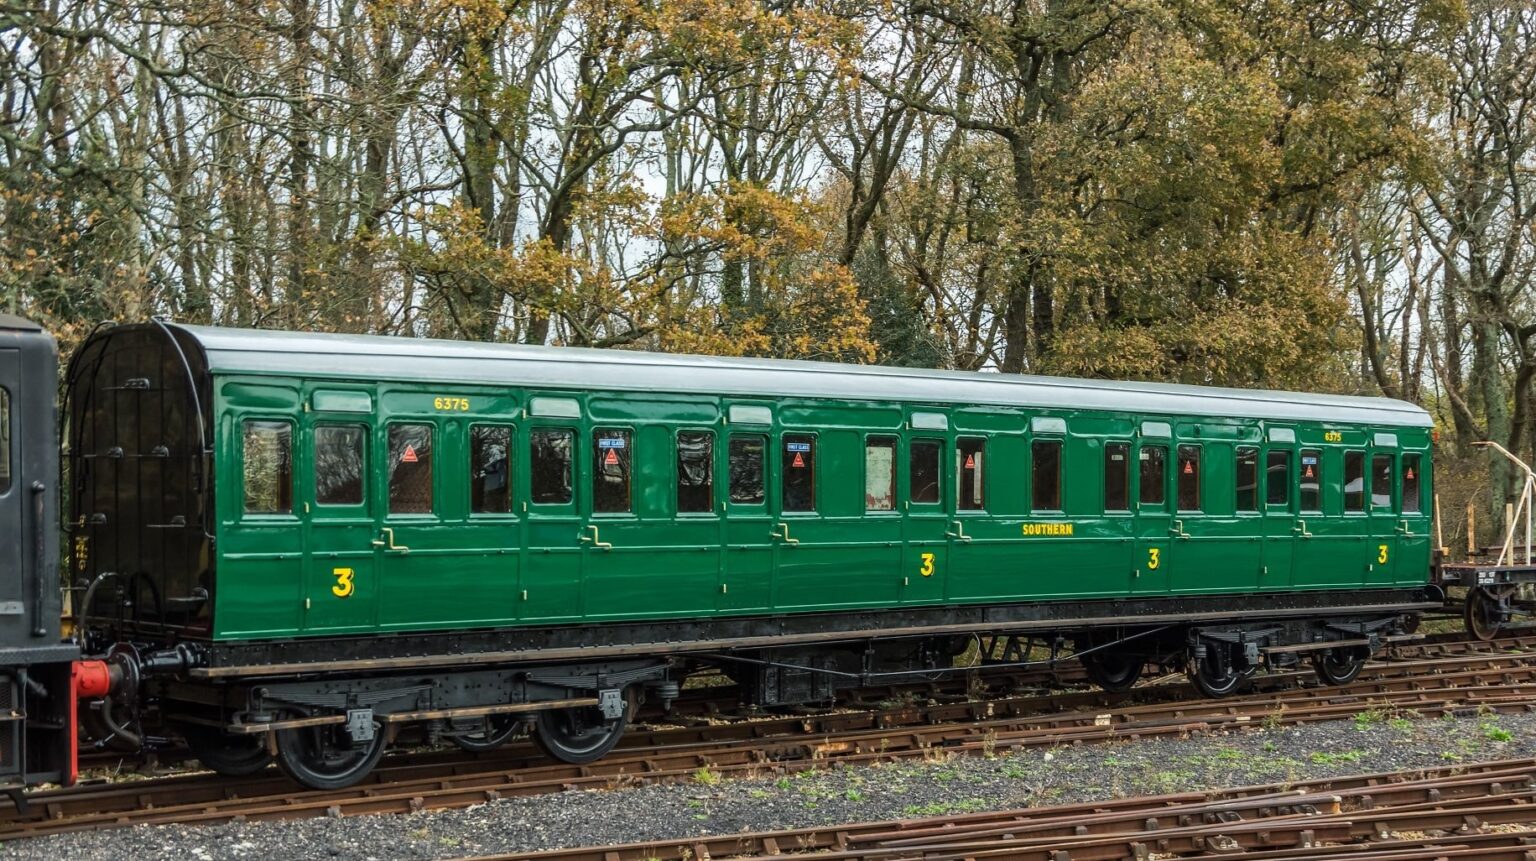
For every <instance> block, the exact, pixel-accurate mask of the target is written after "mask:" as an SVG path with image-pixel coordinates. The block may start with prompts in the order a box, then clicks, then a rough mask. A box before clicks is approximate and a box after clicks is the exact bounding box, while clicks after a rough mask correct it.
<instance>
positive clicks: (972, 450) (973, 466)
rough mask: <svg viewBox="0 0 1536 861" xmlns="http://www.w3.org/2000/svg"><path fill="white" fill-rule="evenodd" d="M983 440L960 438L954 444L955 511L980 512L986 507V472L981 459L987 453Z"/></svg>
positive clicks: (985, 442)
mask: <svg viewBox="0 0 1536 861" xmlns="http://www.w3.org/2000/svg"><path fill="white" fill-rule="evenodd" d="M986 449H987V441H986V440H984V439H975V438H966V437H961V438H960V439H959V440H958V441H956V443H955V509H956V510H958V511H980V510H981V509H983V508H986V506H987V498H986V489H987V488H986V471H985V469H984V468H983V465H982V458H983V456H984V455H985V454H986V453H987V451H986Z"/></svg>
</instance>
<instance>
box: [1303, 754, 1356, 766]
mask: <svg viewBox="0 0 1536 861" xmlns="http://www.w3.org/2000/svg"><path fill="white" fill-rule="evenodd" d="M1360 757H1361V753H1360V751H1358V750H1346V751H1344V752H1343V753H1327V752H1325V751H1317V752H1316V753H1313V754H1312V756H1311V757H1310V758H1311V760H1312V763H1313V764H1314V765H1335V764H1337V763H1341V762H1359V761H1360Z"/></svg>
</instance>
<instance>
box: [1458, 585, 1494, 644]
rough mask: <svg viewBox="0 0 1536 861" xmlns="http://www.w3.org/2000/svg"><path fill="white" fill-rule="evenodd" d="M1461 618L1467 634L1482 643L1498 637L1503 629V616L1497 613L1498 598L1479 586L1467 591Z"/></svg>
mask: <svg viewBox="0 0 1536 861" xmlns="http://www.w3.org/2000/svg"><path fill="white" fill-rule="evenodd" d="M1462 618H1463V619H1464V620H1465V621H1466V623H1467V633H1469V634H1471V635H1472V636H1474V637H1476V638H1477V639H1479V640H1482V641H1483V642H1485V643H1486V642H1488V641H1489V640H1492V639H1493V638H1495V637H1497V636H1498V635H1499V629H1500V628H1502V627H1504V614H1503V613H1501V612H1499V598H1498V596H1496V595H1494V594H1493V593H1492V592H1490V591H1488V590H1487V589H1484V588H1482V587H1481V586H1474V587H1472V588H1471V589H1468V590H1467V600H1466V602H1465V604H1464V606H1463V607H1462Z"/></svg>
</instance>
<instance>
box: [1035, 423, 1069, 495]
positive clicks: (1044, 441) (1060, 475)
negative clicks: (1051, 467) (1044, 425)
mask: <svg viewBox="0 0 1536 861" xmlns="http://www.w3.org/2000/svg"><path fill="white" fill-rule="evenodd" d="M1037 445H1053V446H1055V447H1056V507H1055V508H1039V507H1036V506H1035V502H1036V501H1037V500H1036V496H1035V493H1036V490H1037V484H1038V483H1037V482H1036V480H1035V478H1036V475H1037V470H1036V465H1037V463H1036V456H1035V446H1037ZM1066 472H1067V441H1066V438H1065V437H1062V436H1060V435H1057V434H1050V435H1046V436H1031V437H1030V439H1029V513H1030V514H1065V513H1066V511H1067V508H1066V506H1067V488H1066V482H1065V478H1066Z"/></svg>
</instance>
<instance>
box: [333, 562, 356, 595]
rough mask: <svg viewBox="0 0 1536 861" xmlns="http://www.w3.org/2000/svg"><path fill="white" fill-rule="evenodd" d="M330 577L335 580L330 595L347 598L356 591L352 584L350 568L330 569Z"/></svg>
mask: <svg viewBox="0 0 1536 861" xmlns="http://www.w3.org/2000/svg"><path fill="white" fill-rule="evenodd" d="M331 575H332V576H333V577H335V578H336V585H335V586H332V587H331V594H332V595H335V596H336V597H338V598H347V597H350V596H351V594H352V593H353V592H354V591H356V589H357V587H356V586H354V585H353V584H352V569H351V568H332V569H331Z"/></svg>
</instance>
